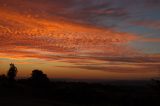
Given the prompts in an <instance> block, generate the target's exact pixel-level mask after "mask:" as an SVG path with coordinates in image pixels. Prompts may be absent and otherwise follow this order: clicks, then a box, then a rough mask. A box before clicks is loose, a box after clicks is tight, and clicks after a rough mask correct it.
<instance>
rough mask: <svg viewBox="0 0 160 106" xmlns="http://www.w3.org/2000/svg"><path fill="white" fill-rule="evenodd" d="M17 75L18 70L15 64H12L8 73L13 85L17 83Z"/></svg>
mask: <svg viewBox="0 0 160 106" xmlns="http://www.w3.org/2000/svg"><path fill="white" fill-rule="evenodd" d="M16 75H17V68H16V66H15V65H14V64H13V63H11V64H10V68H9V70H8V73H7V79H8V81H9V83H13V82H14V81H15V77H16Z"/></svg>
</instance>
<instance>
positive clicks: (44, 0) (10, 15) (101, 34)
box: [0, 0, 160, 80]
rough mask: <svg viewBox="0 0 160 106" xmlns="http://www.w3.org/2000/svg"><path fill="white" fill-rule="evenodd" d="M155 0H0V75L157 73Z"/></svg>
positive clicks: (158, 9)
mask: <svg viewBox="0 0 160 106" xmlns="http://www.w3.org/2000/svg"><path fill="white" fill-rule="evenodd" d="M159 34H160V0H0V74H5V73H6V72H7V70H8V68H9V63H11V62H12V63H14V64H15V65H16V66H17V68H18V77H19V78H21V77H28V76H30V74H31V72H32V70H33V69H40V70H43V71H44V72H45V73H46V74H47V75H48V77H49V78H63V79H94V80H96V79H97V80H107V79H109V80H110V79H118V80H120V79H127V80H129V79H151V78H157V77H158V76H160V73H159V72H160V35H159Z"/></svg>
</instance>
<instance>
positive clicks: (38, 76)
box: [30, 70, 49, 86]
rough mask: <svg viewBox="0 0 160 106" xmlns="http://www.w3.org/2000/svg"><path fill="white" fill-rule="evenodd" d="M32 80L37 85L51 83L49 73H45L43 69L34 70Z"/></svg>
mask: <svg viewBox="0 0 160 106" xmlns="http://www.w3.org/2000/svg"><path fill="white" fill-rule="evenodd" d="M30 80H31V81H32V83H33V84H34V85H35V86H45V85H48V83H49V79H48V77H47V75H46V74H44V73H43V72H42V71H41V70H33V71H32V76H31V78H30Z"/></svg>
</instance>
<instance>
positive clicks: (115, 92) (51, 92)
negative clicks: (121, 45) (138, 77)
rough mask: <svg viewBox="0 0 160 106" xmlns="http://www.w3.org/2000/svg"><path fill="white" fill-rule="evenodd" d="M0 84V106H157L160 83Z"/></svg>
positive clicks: (18, 82) (21, 82)
mask: <svg viewBox="0 0 160 106" xmlns="http://www.w3.org/2000/svg"><path fill="white" fill-rule="evenodd" d="M132 83H133V82H126V83H121V82H119V83H118V82H116V83H111V82H110V83H103V84H102V83H101V84H100V83H80V82H62V81H61V82H60V81H56V82H55V81H53V82H50V83H48V84H43V85H41V84H35V83H33V82H30V81H29V80H18V81H16V82H14V84H8V83H7V82H0V106H160V93H159V91H160V86H159V82H156V81H148V82H145V83H138V82H134V83H133V84H132Z"/></svg>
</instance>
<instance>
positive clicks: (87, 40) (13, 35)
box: [0, 8, 138, 58]
mask: <svg viewBox="0 0 160 106" xmlns="http://www.w3.org/2000/svg"><path fill="white" fill-rule="evenodd" d="M0 15H1V17H0V38H1V42H0V48H1V49H0V52H1V54H3V55H4V56H7V55H8V56H9V57H10V56H11V57H16V58H17V57H32V58H54V56H55V55H56V56H70V55H77V56H78V55H89V56H90V55H94V56H95V55H96V56H99V55H122V54H124V53H125V55H129V54H136V52H135V50H132V49H131V48H129V47H127V46H126V45H125V44H127V43H128V42H130V41H134V40H136V39H138V37H137V36H136V35H133V34H129V33H122V32H116V31H113V30H111V29H104V28H98V27H95V26H91V25H84V24H78V23H73V22H70V21H67V20H62V19H57V17H56V16H55V17H52V19H45V18H43V17H34V16H32V15H33V14H29V16H28V15H25V14H21V13H19V12H17V11H13V10H10V9H9V8H0Z"/></svg>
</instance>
